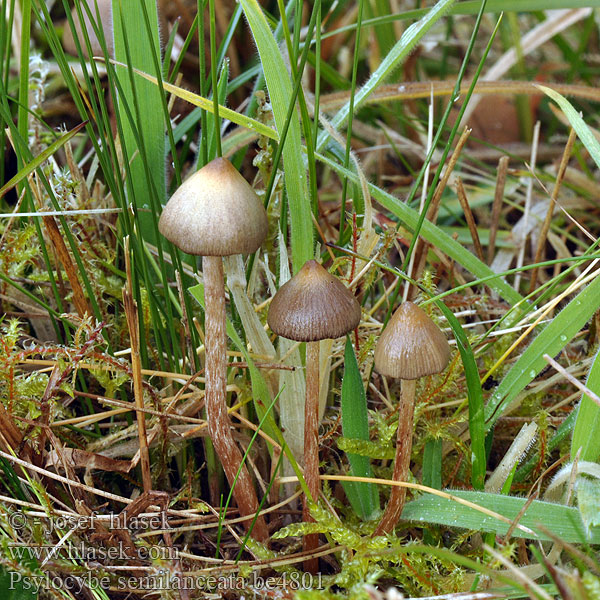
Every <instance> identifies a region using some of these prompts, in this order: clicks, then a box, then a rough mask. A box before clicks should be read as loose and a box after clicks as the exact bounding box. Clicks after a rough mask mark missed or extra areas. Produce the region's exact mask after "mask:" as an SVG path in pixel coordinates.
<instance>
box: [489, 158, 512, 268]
mask: <svg viewBox="0 0 600 600" xmlns="http://www.w3.org/2000/svg"><path fill="white" fill-rule="evenodd" d="M508 160H509V159H508V156H503V157H501V158H500V160H499V161H498V174H497V176H496V191H495V192H494V203H493V204H492V219H491V222H490V239H489V242H488V264H492V261H493V260H494V252H495V250H496V233H497V231H498V222H499V220H500V211H501V210H502V200H503V199H504V187H505V185H506V172H507V171H508Z"/></svg>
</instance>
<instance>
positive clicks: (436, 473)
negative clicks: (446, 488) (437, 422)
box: [423, 438, 442, 490]
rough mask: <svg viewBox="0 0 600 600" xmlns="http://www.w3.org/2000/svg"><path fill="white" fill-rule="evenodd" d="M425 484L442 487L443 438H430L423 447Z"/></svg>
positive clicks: (438, 488) (437, 487)
mask: <svg viewBox="0 0 600 600" xmlns="http://www.w3.org/2000/svg"><path fill="white" fill-rule="evenodd" d="M423 485H426V486H427V487H431V488H435V489H436V490H441V489H442V440H441V439H440V438H435V439H434V438H430V439H428V440H427V441H426V442H425V448H424V449H423Z"/></svg>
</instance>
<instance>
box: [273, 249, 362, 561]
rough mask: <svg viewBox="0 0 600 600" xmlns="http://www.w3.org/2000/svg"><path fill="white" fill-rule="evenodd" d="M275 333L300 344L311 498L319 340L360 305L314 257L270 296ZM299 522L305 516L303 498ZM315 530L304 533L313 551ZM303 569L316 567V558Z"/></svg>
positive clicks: (341, 331)
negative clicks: (303, 349)
mask: <svg viewBox="0 0 600 600" xmlns="http://www.w3.org/2000/svg"><path fill="white" fill-rule="evenodd" d="M267 322H268V324H269V327H270V328H271V330H272V331H273V332H275V333H276V334H277V335H280V336H282V337H284V338H287V339H290V340H295V341H298V342H307V344H306V404H305V408H304V418H305V421H304V478H305V480H306V485H307V487H308V490H309V492H310V495H311V496H312V499H313V501H314V502H316V501H317V499H318V497H319V488H320V486H319V439H318V435H319V341H320V340H325V339H330V338H331V339H335V338H339V337H341V336H343V335H345V334H346V333H348V332H349V331H352V330H353V329H355V328H356V327H357V326H358V324H359V322H360V305H359V304H358V302H357V300H356V298H355V297H354V295H353V294H352V293H351V292H350V290H348V288H346V287H345V286H344V284H343V283H342V282H341V281H339V279H336V278H335V277H334V276H333V275H331V274H329V273H328V272H327V271H326V270H325V269H324V268H323V267H322V266H321V265H320V264H319V263H318V262H317V261H315V260H309V261H307V262H306V263H305V264H304V266H303V267H302V268H301V269H300V271H298V273H296V275H294V277H292V278H291V279H290V280H289V281H288V282H286V283H285V284H284V285H282V286H281V288H280V289H279V291H278V292H277V293H276V294H275V296H274V297H273V300H272V301H271V305H270V306H269V314H268V316H267ZM303 518H304V520H305V521H310V520H311V517H310V513H309V510H308V504H307V502H306V499H305V502H304V515H303ZM317 545H318V536H317V535H308V536H305V538H304V549H305V550H314V549H315V548H316V547H317ZM305 566H306V568H307V570H309V571H312V572H314V571H316V567H317V560H316V559H314V560H312V561H307V563H306V565H305Z"/></svg>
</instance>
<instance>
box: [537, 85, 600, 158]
mask: <svg viewBox="0 0 600 600" xmlns="http://www.w3.org/2000/svg"><path fill="white" fill-rule="evenodd" d="M537 87H539V88H540V90H542V91H543V92H544V94H546V95H547V96H550V98H552V100H554V102H556V104H558V106H560V109H561V110H562V111H563V112H564V113H565V116H566V117H567V119H569V123H571V127H573V129H574V130H575V132H576V133H577V135H578V136H579V139H580V140H581V141H582V142H583V145H584V146H585V147H586V148H587V150H588V152H589V153H590V155H591V157H592V158H593V159H594V162H595V163H596V165H598V167H600V142H598V140H597V139H596V137H595V136H594V134H593V133H592V131H591V129H590V128H589V127H588V126H587V125H586V123H585V121H584V120H583V119H582V118H581V115H580V114H579V112H578V111H576V110H575V109H574V108H573V105H572V104H571V103H570V102H569V101H568V100H567V99H566V98H565V97H564V96H561V95H560V94H559V93H558V92H555V91H554V90H552V89H550V88H547V87H545V86H543V85H538V86H537Z"/></svg>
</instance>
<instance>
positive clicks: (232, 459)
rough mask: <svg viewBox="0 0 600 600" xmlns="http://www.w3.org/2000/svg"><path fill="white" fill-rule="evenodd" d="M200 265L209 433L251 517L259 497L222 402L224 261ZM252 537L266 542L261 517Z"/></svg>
mask: <svg viewBox="0 0 600 600" xmlns="http://www.w3.org/2000/svg"><path fill="white" fill-rule="evenodd" d="M202 264H203V272H204V302H205V311H206V313H205V314H206V319H205V329H206V389H205V404H206V420H207V422H208V434H209V435H210V439H211V440H212V443H213V446H214V448H215V452H216V453H217V456H218V457H219V460H220V461H221V464H222V465H223V470H224V471H225V475H226V476H227V481H228V482H229V485H230V486H231V488H232V490H233V497H234V498H235V501H236V503H237V506H238V509H239V511H240V513H241V514H242V515H243V516H246V515H249V516H250V517H253V516H254V515H255V514H256V512H257V511H258V499H257V497H256V492H255V490H254V486H253V485H252V480H251V478H250V474H249V473H248V470H247V469H246V466H245V465H243V464H242V454H241V452H240V450H239V448H238V446H237V444H236V443H235V441H234V439H233V434H232V433H231V420H230V419H229V415H228V414H227V404H226V401H225V398H226V385H227V382H226V379H227V334H226V313H225V284H224V275H223V260H222V258H221V257H220V256H205V257H203V259H202ZM238 470H239V475H238ZM236 477H237V481H236ZM251 524H252V520H251V518H249V519H248V520H246V521H244V527H245V528H246V529H249V528H250V526H251ZM252 536H253V537H254V538H256V539H257V540H259V541H265V540H267V539H268V538H269V531H268V529H267V525H266V523H265V520H264V518H263V517H262V516H259V517H257V519H256V522H255V524H254V528H253V530H252Z"/></svg>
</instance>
